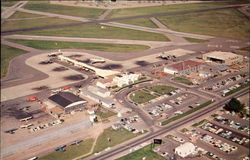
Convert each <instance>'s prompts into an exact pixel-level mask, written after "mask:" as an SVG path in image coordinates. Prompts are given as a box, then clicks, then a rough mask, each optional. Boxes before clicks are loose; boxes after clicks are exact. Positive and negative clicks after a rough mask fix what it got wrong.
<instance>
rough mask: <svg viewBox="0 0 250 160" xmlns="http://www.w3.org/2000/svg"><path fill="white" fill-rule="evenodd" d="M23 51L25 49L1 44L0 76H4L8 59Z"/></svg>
mask: <svg viewBox="0 0 250 160" xmlns="http://www.w3.org/2000/svg"><path fill="white" fill-rule="evenodd" d="M24 53H26V51H24V50H20V49H17V48H13V47H9V46H6V45H3V44H1V78H3V77H4V76H6V74H7V71H8V67H9V62H10V60H12V59H13V58H14V57H16V56H19V55H21V54H24Z"/></svg>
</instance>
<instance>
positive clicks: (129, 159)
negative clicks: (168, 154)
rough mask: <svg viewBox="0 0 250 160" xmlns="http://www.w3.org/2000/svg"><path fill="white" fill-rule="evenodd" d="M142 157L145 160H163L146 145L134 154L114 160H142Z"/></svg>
mask: <svg viewBox="0 0 250 160" xmlns="http://www.w3.org/2000/svg"><path fill="white" fill-rule="evenodd" d="M143 157H146V160H164V159H165V158H163V157H162V156H160V155H158V154H157V153H155V152H154V151H152V149H151V145H147V146H145V147H143V148H141V149H139V150H137V151H135V152H132V153H129V154H127V155H125V156H123V157H120V158H118V159H116V160H142V159H143Z"/></svg>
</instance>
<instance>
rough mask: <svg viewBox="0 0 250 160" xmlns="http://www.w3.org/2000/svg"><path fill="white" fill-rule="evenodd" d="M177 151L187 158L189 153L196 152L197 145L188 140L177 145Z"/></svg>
mask: <svg viewBox="0 0 250 160" xmlns="http://www.w3.org/2000/svg"><path fill="white" fill-rule="evenodd" d="M175 153H176V154H178V155H179V156H180V157H182V158H185V157H187V156H188V155H190V154H192V153H195V146H194V145H193V144H192V143H190V142H186V143H184V144H181V145H180V146H178V147H176V148H175Z"/></svg>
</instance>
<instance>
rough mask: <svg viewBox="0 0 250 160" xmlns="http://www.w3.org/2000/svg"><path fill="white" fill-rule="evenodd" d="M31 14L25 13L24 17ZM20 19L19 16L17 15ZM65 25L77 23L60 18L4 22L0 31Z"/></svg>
mask: <svg viewBox="0 0 250 160" xmlns="http://www.w3.org/2000/svg"><path fill="white" fill-rule="evenodd" d="M32 15H33V14H28V13H26V14H25V16H32ZM21 16H24V15H23V14H22V15H21ZM17 17H20V14H18V15H17ZM67 23H77V22H76V21H71V20H67V19H62V18H53V17H49V18H41V19H26V20H20V21H6V22H4V23H3V25H2V26H1V29H2V31H6V30H14V29H22V28H32V27H41V26H48V25H57V24H67Z"/></svg>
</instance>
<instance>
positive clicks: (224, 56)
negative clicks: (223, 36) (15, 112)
mask: <svg viewBox="0 0 250 160" xmlns="http://www.w3.org/2000/svg"><path fill="white" fill-rule="evenodd" d="M202 58H203V59H204V60H205V61H212V62H216V63H220V64H225V65H229V66H230V65H233V64H237V63H242V62H243V56H242V55H237V54H234V53H231V52H221V51H213V52H208V53H206V54H203V56H202Z"/></svg>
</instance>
